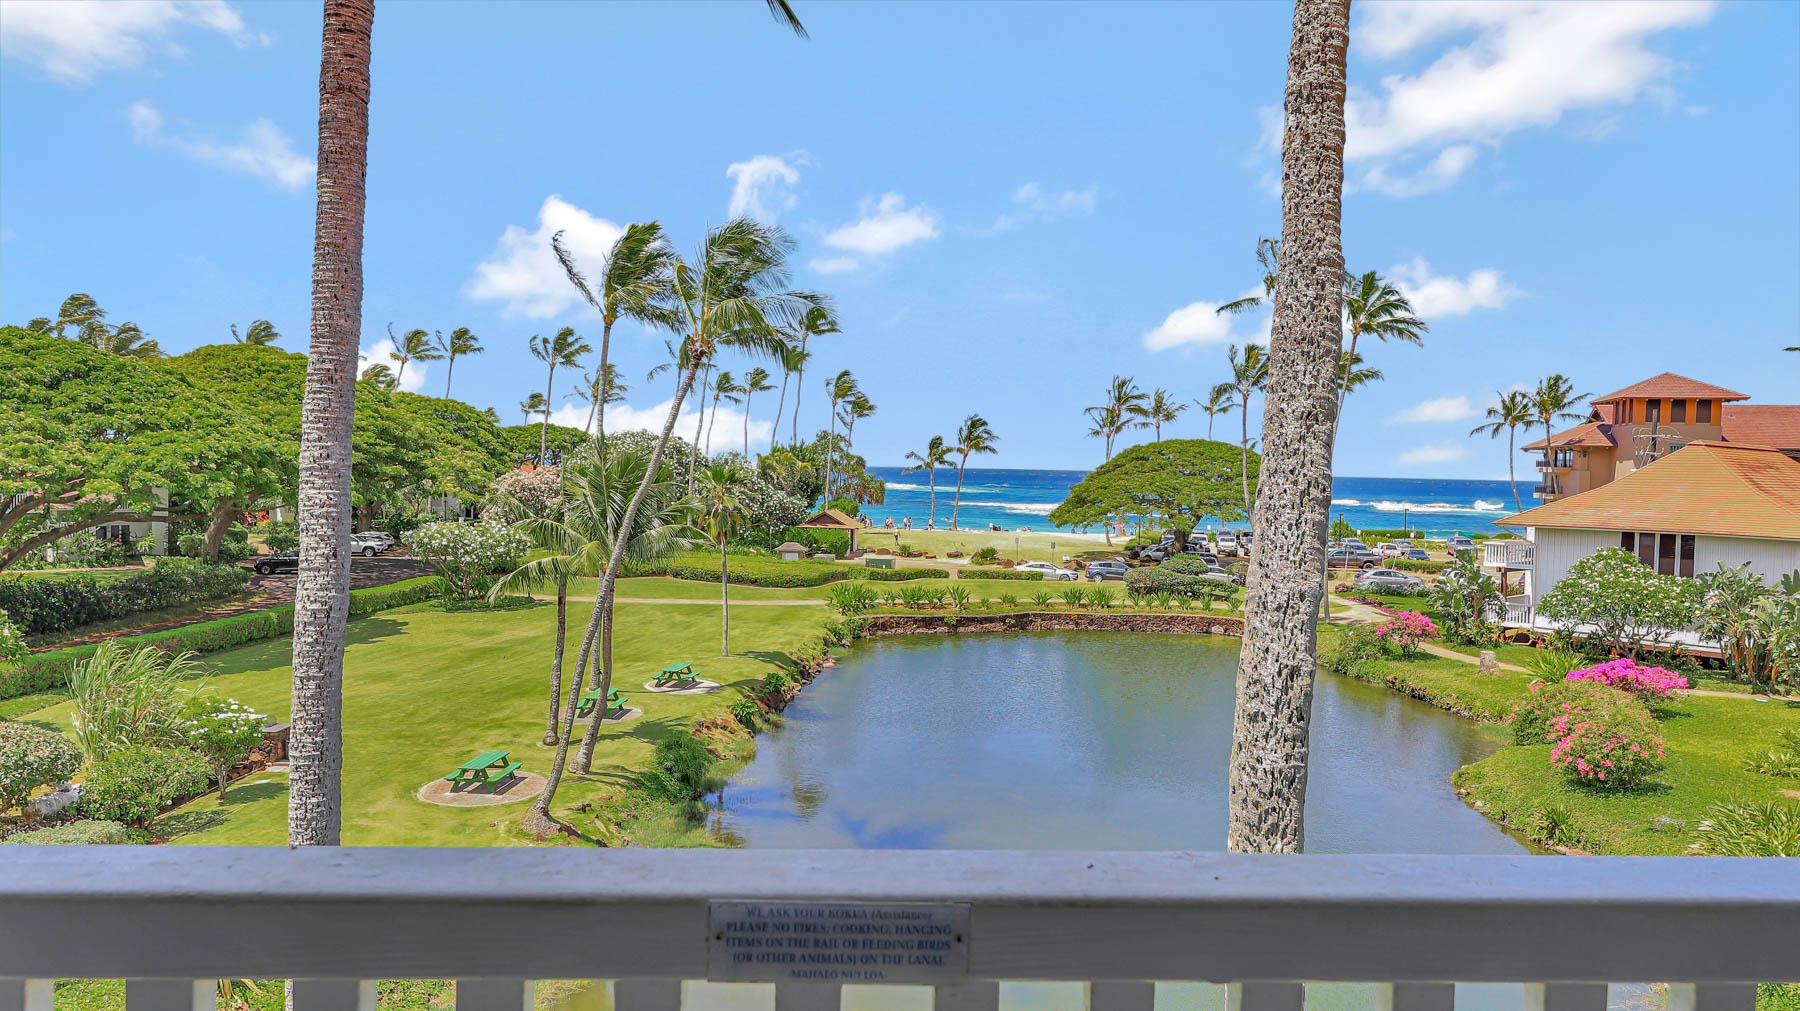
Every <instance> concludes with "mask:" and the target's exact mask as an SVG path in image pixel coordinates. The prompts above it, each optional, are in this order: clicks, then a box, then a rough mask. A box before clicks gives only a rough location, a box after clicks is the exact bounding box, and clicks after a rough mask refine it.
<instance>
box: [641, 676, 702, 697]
mask: <svg viewBox="0 0 1800 1011" xmlns="http://www.w3.org/2000/svg"><path fill="white" fill-rule="evenodd" d="M644 690H645V691H647V692H655V693H656V694H658V695H705V694H706V693H707V692H716V691H718V690H719V683H718V682H717V681H707V680H705V679H704V678H696V679H695V680H694V683H693V684H691V685H688V686H687V687H686V688H678V687H676V686H675V685H672V684H668V685H661V686H658V685H657V683H656V682H654V681H646V682H644Z"/></svg>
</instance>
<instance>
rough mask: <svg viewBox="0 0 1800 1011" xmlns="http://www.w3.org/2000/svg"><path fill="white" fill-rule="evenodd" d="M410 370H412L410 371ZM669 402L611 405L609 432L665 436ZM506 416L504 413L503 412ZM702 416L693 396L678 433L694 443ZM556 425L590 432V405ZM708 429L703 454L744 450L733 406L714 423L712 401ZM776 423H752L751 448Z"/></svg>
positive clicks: (564, 413)
mask: <svg viewBox="0 0 1800 1011" xmlns="http://www.w3.org/2000/svg"><path fill="white" fill-rule="evenodd" d="M408 371H411V370H410V369H409V370H408ZM670 403H672V401H671V400H668V399H665V400H663V401H662V402H661V403H659V404H652V405H651V406H649V407H642V408H639V407H633V406H631V405H630V404H609V405H607V408H606V430H607V431H608V432H655V433H657V434H659V435H660V434H661V433H662V429H663V425H664V423H666V422H667V421H668V420H669V404H670ZM502 413H503V414H504V412H502ZM698 417H699V414H698V412H697V410H696V408H695V398H694V397H693V396H689V397H688V399H687V400H686V401H684V402H683V403H682V405H681V415H680V417H678V418H677V419H676V421H675V434H676V435H678V436H680V437H681V438H682V439H684V440H686V441H688V442H692V441H693V439H694V424H695V422H696V420H697V419H698ZM550 423H551V424H552V425H567V426H569V427H570V428H579V429H586V428H587V424H588V407H587V405H586V404H564V405H563V406H561V407H559V408H557V409H556V410H554V411H551V412H550ZM706 427H707V428H710V429H712V439H711V441H710V442H708V440H707V433H706V432H704V431H702V432H701V433H700V449H701V450H702V451H703V452H707V453H712V452H715V449H714V447H717V448H716V451H717V452H720V453H723V452H725V451H726V450H731V449H735V450H738V451H739V452H742V451H743V449H744V414H743V412H742V411H735V410H732V407H731V405H730V404H723V403H722V404H720V405H719V420H718V423H717V424H714V423H713V409H712V402H711V401H708V402H707V404H706ZM774 427H775V423H774V422H772V421H766V420H765V421H756V420H752V421H751V422H750V449H751V450H752V451H755V450H756V448H757V446H758V444H759V443H760V444H761V445H763V446H767V445H768V442H769V435H770V433H771V432H772V431H773V429H774Z"/></svg>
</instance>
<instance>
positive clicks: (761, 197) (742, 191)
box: [725, 152, 807, 221]
mask: <svg viewBox="0 0 1800 1011" xmlns="http://www.w3.org/2000/svg"><path fill="white" fill-rule="evenodd" d="M806 163H807V161H806V153H805V152H799V153H796V154H789V155H773V154H759V155H757V156H756V157H754V158H751V159H750V160H749V161H740V162H732V163H731V164H730V165H727V166H726V167H725V175H726V176H728V177H729V178H731V179H732V180H733V185H732V188H731V208H730V210H728V211H727V212H726V213H728V214H730V215H731V216H732V217H734V218H735V217H740V216H743V215H748V216H750V217H753V218H756V219H758V220H760V221H774V220H775V218H776V217H777V216H778V215H780V214H781V212H782V211H791V210H793V209H794V204H795V203H796V198H795V196H794V192H793V187H794V186H795V185H796V184H798V183H799V182H800V173H799V171H798V170H797V169H795V168H794V166H795V165H805V164H806Z"/></svg>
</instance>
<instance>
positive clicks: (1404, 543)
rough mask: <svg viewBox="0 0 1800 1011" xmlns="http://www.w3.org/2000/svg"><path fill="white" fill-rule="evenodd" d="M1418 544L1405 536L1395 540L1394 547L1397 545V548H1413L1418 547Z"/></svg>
mask: <svg viewBox="0 0 1800 1011" xmlns="http://www.w3.org/2000/svg"><path fill="white" fill-rule="evenodd" d="M1417 546H1418V545H1416V544H1414V543H1413V542H1411V541H1409V540H1406V539H1405V538H1401V539H1400V540H1397V541H1395V542H1394V547H1397V548H1412V547H1417Z"/></svg>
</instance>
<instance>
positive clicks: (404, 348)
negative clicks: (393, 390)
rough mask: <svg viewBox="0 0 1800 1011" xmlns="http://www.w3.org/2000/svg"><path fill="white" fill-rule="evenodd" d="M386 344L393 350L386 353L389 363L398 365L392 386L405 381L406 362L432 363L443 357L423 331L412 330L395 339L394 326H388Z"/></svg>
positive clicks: (428, 335)
mask: <svg viewBox="0 0 1800 1011" xmlns="http://www.w3.org/2000/svg"><path fill="white" fill-rule="evenodd" d="M388 342H389V343H390V344H392V345H393V348H394V349H393V350H392V351H389V352H388V358H389V360H391V361H396V362H399V363H400V371H398V372H396V373H394V385H395V386H399V385H400V383H401V382H403V381H404V380H405V379H406V365H407V363H408V362H434V361H437V360H438V359H440V358H442V357H444V355H443V352H441V351H439V350H438V348H437V345H435V344H433V343H431V335H430V334H428V333H426V332H425V331H423V330H418V329H413V330H408V331H406V333H405V334H403V335H401V336H399V337H395V336H394V324H392V323H389V324H388Z"/></svg>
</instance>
